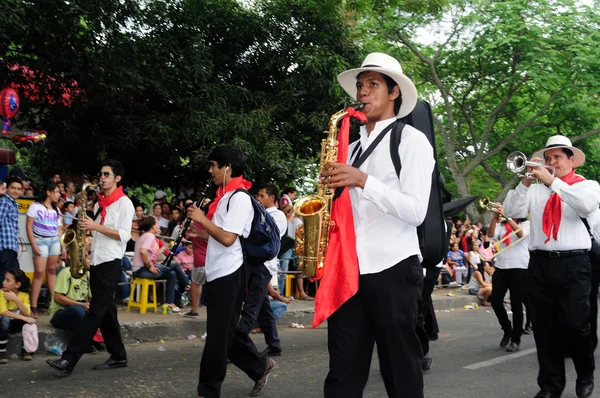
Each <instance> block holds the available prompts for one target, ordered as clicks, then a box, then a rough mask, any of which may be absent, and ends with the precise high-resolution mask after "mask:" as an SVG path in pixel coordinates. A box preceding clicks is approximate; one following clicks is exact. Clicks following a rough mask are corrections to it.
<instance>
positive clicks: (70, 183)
mask: <svg viewBox="0 0 600 398" xmlns="http://www.w3.org/2000/svg"><path fill="white" fill-rule="evenodd" d="M64 184H65V189H66V188H67V187H68V186H70V185H73V186H74V185H75V183H73V181H70V180H67V181H65V182H64Z"/></svg>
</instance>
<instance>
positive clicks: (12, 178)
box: [4, 176, 23, 188]
mask: <svg viewBox="0 0 600 398" xmlns="http://www.w3.org/2000/svg"><path fill="white" fill-rule="evenodd" d="M13 182H18V183H19V184H21V186H23V180H21V178H20V177H17V176H10V177H8V178H6V180H4V183H5V184H6V187H7V188H8V187H9V186H10V184H12V183H13Z"/></svg>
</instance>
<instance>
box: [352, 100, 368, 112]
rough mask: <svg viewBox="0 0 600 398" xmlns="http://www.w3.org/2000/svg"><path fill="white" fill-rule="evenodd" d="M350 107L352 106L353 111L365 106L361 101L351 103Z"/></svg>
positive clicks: (360, 109)
mask: <svg viewBox="0 0 600 398" xmlns="http://www.w3.org/2000/svg"><path fill="white" fill-rule="evenodd" d="M352 107H353V108H354V110H355V111H362V110H363V108H364V107H365V104H363V103H362V102H358V103H356V104H354V105H352Z"/></svg>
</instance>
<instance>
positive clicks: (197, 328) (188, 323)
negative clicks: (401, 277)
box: [8, 288, 480, 356]
mask: <svg viewBox="0 0 600 398" xmlns="http://www.w3.org/2000/svg"><path fill="white" fill-rule="evenodd" d="M449 293H452V295H453V296H449ZM432 298H433V304H434V307H435V309H436V310H438V311H443V310H450V309H453V308H463V307H464V306H465V305H469V304H471V303H477V304H480V300H479V299H477V298H476V297H475V296H469V294H468V292H467V291H466V290H460V289H457V288H441V289H437V290H435V291H434V292H433V295H432ZM126 308H127V307H126V306H125V305H117V309H118V313H119V315H118V317H119V323H120V324H121V335H122V337H123V342H124V343H125V344H139V343H143V342H150V341H160V340H178V339H187V338H189V337H190V336H196V338H200V336H202V334H204V332H205V330H206V307H202V308H200V311H199V313H200V317H199V318H187V317H185V316H183V313H184V312H186V311H188V310H189V306H188V307H186V308H185V309H182V311H181V312H180V313H179V314H173V313H171V314H168V315H161V314H160V313H158V314H155V313H154V312H152V311H151V310H150V311H149V312H147V313H146V314H143V315H141V314H140V313H139V312H138V310H137V309H134V308H132V309H131V312H127V311H126ZM159 311H160V309H159ZM313 313H314V301H303V300H294V301H292V302H291V303H290V304H289V306H288V311H287V312H286V313H284V314H283V315H282V316H281V318H280V319H279V320H278V321H277V326H278V327H279V328H289V327H292V326H291V325H292V323H298V324H300V325H303V326H304V327H305V328H309V327H310V325H311V323H312V317H313ZM324 325H326V323H324ZM37 327H38V335H39V347H38V353H43V352H45V351H46V347H45V346H44V342H45V341H46V339H48V337H58V338H60V339H61V340H62V341H63V342H64V343H66V342H67V341H68V335H67V333H66V332H64V331H62V330H57V329H55V328H54V327H52V325H50V321H49V319H48V315H45V314H41V315H40V316H39V319H38V322H37ZM21 341H22V340H21V335H20V334H17V335H12V336H11V337H10V338H9V342H8V355H9V356H10V355H12V354H18V355H20V352H21Z"/></svg>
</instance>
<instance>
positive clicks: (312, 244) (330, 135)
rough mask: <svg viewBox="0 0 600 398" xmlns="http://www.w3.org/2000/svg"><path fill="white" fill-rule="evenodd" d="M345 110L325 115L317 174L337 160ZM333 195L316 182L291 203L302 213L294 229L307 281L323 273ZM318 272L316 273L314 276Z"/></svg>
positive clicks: (298, 256) (297, 252)
mask: <svg viewBox="0 0 600 398" xmlns="http://www.w3.org/2000/svg"><path fill="white" fill-rule="evenodd" d="M363 107H364V104H362V103H358V104H356V105H354V106H353V108H354V109H356V110H360V109H362V108H363ZM347 114H348V111H346V110H345V109H343V110H341V111H339V112H337V113H334V114H333V115H332V116H331V118H330V119H329V125H328V128H327V131H325V134H327V138H325V139H324V140H323V141H322V142H321V160H320V162H319V175H320V174H321V173H322V172H323V171H324V170H325V165H326V164H327V163H328V162H335V161H337V157H338V140H337V136H338V130H339V128H338V123H339V121H340V120H342V119H343V118H344V117H346V115H347ZM334 195H335V189H333V188H327V187H326V186H325V185H323V184H319V185H318V186H317V193H316V194H313V195H308V196H305V197H303V198H301V199H299V200H298V201H297V202H296V204H295V205H294V211H295V213H296V214H297V215H299V216H300V217H302V221H303V225H301V226H299V227H298V229H297V230H296V256H297V258H298V268H299V269H300V271H302V274H304V275H305V276H306V277H307V278H309V279H310V280H311V281H314V280H318V279H320V277H321V276H322V275H323V274H322V272H321V273H318V272H317V271H318V270H319V269H321V268H323V261H324V259H325V250H326V249H327V243H328V241H329V228H330V227H331V225H330V222H329V219H330V214H331V204H332V202H333V197H334ZM317 275H318V276H317Z"/></svg>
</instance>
